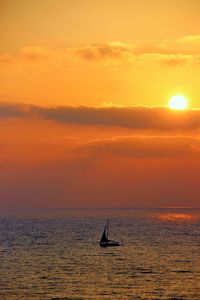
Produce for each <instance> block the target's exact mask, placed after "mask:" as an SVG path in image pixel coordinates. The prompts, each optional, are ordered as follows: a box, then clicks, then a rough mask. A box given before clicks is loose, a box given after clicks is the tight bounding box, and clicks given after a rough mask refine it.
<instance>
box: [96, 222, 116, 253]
mask: <svg viewBox="0 0 200 300" xmlns="http://www.w3.org/2000/svg"><path fill="white" fill-rule="evenodd" d="M108 229H109V220H107V222H106V225H105V227H104V231H103V234H102V237H101V240H100V246H101V247H116V246H119V243H118V242H115V241H111V240H109V239H108Z"/></svg>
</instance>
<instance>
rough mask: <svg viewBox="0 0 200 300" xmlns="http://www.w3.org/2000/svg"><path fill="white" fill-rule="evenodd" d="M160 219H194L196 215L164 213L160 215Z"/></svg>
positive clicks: (174, 220) (173, 220)
mask: <svg viewBox="0 0 200 300" xmlns="http://www.w3.org/2000/svg"><path fill="white" fill-rule="evenodd" d="M158 219H160V220H162V221H172V222H176V221H193V220H195V219H196V216H195V215H193V214H189V213H163V214H159V215H158Z"/></svg>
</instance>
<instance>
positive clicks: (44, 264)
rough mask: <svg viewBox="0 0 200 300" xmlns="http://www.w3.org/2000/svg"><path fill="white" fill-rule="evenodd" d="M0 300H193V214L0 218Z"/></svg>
mask: <svg viewBox="0 0 200 300" xmlns="http://www.w3.org/2000/svg"><path fill="white" fill-rule="evenodd" d="M108 218H109V220H110V238H111V239H114V240H117V241H119V242H120V243H121V246H120V247H110V248H100V247H99V240H100V237H101V234H102V231H103V228H104V225H105V223H106V220H107V219H108ZM0 299H1V300H3V299H6V300H7V299H17V300H21V299H26V300H29V299H42V300H43V299H44V300H45V299H50V300H53V299H54V300H58V299H62V300H64V299H65V300H66V299H68V300H69V299H70V300H78V299H79V300H80V299H146V300H151V299H152V300H153V299H154V300H155V299H166V300H172V299H174V300H175V299H176V300H177V299H179V300H180V299H188V300H192V299H195V300H200V210H192V209H146V210H143V209H96V210H95V209H49V210H34V211H28V210H24V211H16V212H14V213H10V214H8V213H7V214H6V213H1V216H0Z"/></svg>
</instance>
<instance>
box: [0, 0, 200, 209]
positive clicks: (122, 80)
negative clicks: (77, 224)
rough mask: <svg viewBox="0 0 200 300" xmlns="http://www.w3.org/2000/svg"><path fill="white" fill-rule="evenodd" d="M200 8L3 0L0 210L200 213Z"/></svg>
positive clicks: (151, 0) (158, 2) (148, 1)
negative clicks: (182, 209) (172, 102)
mask: <svg viewBox="0 0 200 300" xmlns="http://www.w3.org/2000/svg"><path fill="white" fill-rule="evenodd" d="M199 9H200V2H199V1H198V0H190V1H189V0H182V1H178V0H177V1H172V0H169V1H164V0H141V1H134V0H132V1H131V0H123V1H122V0H109V1H108V0H107V1H104V0H101V1H99V0H85V1H82V0H57V1H56V0H38V1H33V0H30V1H25V0H5V1H4V0H3V1H1V2H0V32H1V37H2V42H1V45H0V124H1V126H0V154H1V155H0V166H1V174H0V199H1V204H0V206H2V207H3V206H11V207H12V206H14V207H15V206H39V207H155V206H156V207H160V206H161V207H163V206H164V207H168V206H195V207H197V206H199V200H198V199H199V196H200V189H199V183H198V178H199V175H200V168H199V167H200V159H199V154H200V137H199V129H200V121H199V120H200V111H199V107H200V105H199V99H200V89H199V76H200V32H199V28H200V19H199ZM175 94H182V95H185V96H186V97H187V99H188V100H189V106H190V109H189V110H187V111H172V110H170V109H168V107H167V105H168V101H169V98H170V97H171V96H172V95H175Z"/></svg>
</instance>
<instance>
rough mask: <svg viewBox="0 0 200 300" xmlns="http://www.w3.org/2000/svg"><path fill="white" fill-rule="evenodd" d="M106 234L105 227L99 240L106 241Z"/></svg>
mask: <svg viewBox="0 0 200 300" xmlns="http://www.w3.org/2000/svg"><path fill="white" fill-rule="evenodd" d="M107 240H108V239H107V236H106V227H105V229H104V231H103V234H102V237H101V242H107Z"/></svg>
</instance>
